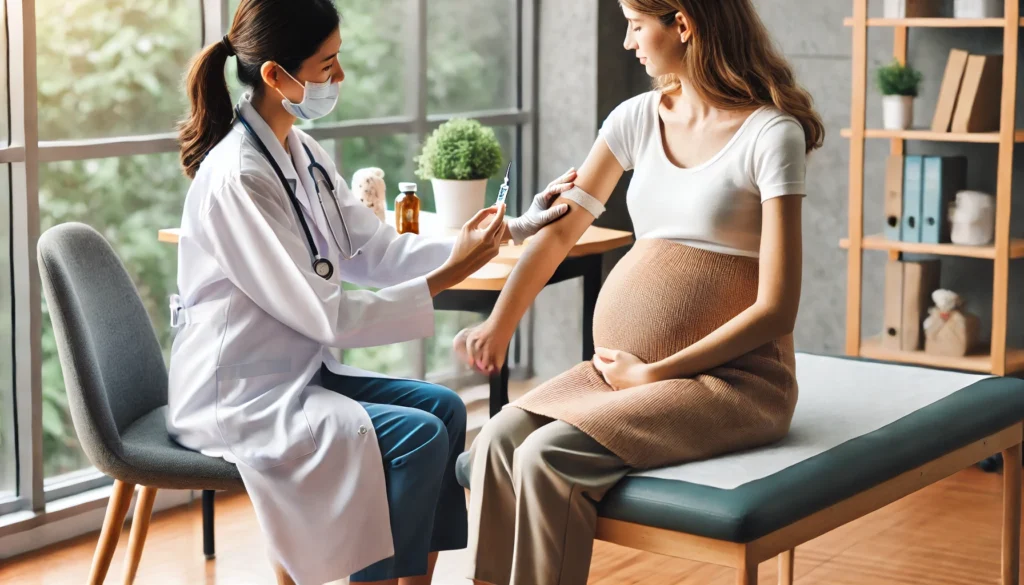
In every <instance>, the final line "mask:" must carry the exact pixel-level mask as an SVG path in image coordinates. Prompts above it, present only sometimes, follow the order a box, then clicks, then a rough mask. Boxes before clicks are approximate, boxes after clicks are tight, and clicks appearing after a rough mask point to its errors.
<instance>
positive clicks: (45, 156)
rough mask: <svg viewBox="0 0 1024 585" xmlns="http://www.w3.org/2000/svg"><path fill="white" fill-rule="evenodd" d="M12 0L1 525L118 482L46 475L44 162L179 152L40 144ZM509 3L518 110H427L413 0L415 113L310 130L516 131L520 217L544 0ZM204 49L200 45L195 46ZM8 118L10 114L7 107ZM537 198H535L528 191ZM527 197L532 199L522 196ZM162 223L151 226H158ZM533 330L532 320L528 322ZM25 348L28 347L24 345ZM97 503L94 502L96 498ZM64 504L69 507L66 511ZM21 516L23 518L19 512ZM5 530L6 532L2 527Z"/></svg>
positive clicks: (160, 145) (411, 93) (21, 11)
mask: <svg viewBox="0 0 1024 585" xmlns="http://www.w3.org/2000/svg"><path fill="white" fill-rule="evenodd" d="M0 1H3V2H5V3H6V7H7V27H8V36H7V39H8V53H7V54H8V61H9V67H8V76H9V77H8V84H7V88H8V97H9V99H8V104H9V111H8V112H6V114H8V116H9V121H10V124H9V128H10V130H9V132H10V140H9V145H8V146H6V147H3V146H0V164H6V165H10V194H11V195H10V203H11V210H10V211H11V213H10V218H11V225H10V226H9V228H10V238H11V283H12V309H11V310H12V325H13V336H14V339H13V348H14V355H13V356H11V358H12V359H13V366H14V367H13V372H14V374H13V380H12V382H13V384H14V391H13V392H12V396H13V400H14V405H13V406H14V409H13V411H14V417H13V418H14V421H13V422H14V431H13V433H14V439H15V451H16V457H15V465H14V467H15V469H16V489H17V491H16V494H15V497H14V498H13V499H6V500H0V526H2V525H3V520H4V516H5V515H7V516H8V518H10V517H11V516H10V515H12V514H14V513H19V512H21V513H24V512H29V513H30V514H31V515H34V516H35V517H36V518H35V520H37V521H34V522H33V523H32V524H33V525H38V520H39V516H44V515H45V514H46V511H47V505H48V504H52V503H53V502H54V501H55V500H59V499H65V498H71V497H74V496H78V495H81V494H82V493H83V492H86V491H89V490H93V489H95V488H98V487H103V486H106V485H109V484H110V483H112V480H111V479H110V478H108V477H106V476H104V475H102V474H101V473H99V472H97V471H95V470H93V471H92V472H90V471H88V470H84V471H80V472H75V473H72V474H69V475H68V476H62V477H59V478H50V482H49V484H47V482H45V481H44V479H45V478H44V476H43V474H44V472H43V469H44V468H43V461H44V456H43V452H42V445H43V441H42V434H43V433H42V348H41V336H42V328H43V327H42V325H43V322H42V319H43V316H42V312H41V305H42V302H41V294H42V291H41V282H40V279H39V267H38V264H37V260H36V245H37V242H38V240H39V236H40V232H41V230H40V208H39V176H40V166H41V165H42V164H44V163H50V162H58V161H76V160H86V159H98V158H110V157H123V156H129V155H139V154H160V153H167V152H175V151H177V150H178V145H177V140H176V135H175V134H174V133H173V132H167V133H160V134H149V135H141V136H119V137H112V138H97V139H81V140H58V141H43V142H41V141H40V140H39V127H38V90H37V32H36V1H35V0H0ZM193 1H194V2H196V3H198V4H199V10H200V11H201V17H202V21H201V22H202V27H203V35H202V40H203V46H205V45H207V44H209V43H212V42H215V41H218V40H220V38H221V37H222V36H223V34H225V32H227V28H228V25H229V24H230V23H229V16H230V15H229V14H228V0H193ZM504 1H505V2H510V3H511V5H512V7H513V10H514V14H515V15H516V27H515V30H516V32H517V34H516V35H514V36H513V38H511V39H510V40H509V42H510V43H511V50H513V51H515V53H514V54H515V61H514V63H515V66H514V67H513V68H512V69H513V70H512V71H511V72H510V74H511V75H512V76H513V77H514V79H513V81H514V87H515V88H516V93H517V95H516V100H515V103H516V107H513V108H506V109H496V110H487V111H474V112H458V113H452V114H444V115H437V114H431V115H428V114H427V99H428V71H427V47H428V42H427V32H428V31H427V28H428V19H427V10H428V3H429V2H428V0H406V2H407V3H408V6H409V12H408V15H409V20H408V21H407V22H409V24H410V29H412V38H413V42H411V43H410V45H409V47H408V59H407V63H408V66H407V68H406V72H405V74H406V76H407V78H406V88H407V90H408V91H407V96H408V97H407V100H408V101H407V108H406V112H408V114H407V115H403V116H394V117H387V118H373V119H366V120H352V121H344V122H339V123H334V124H330V125H325V126H318V127H315V128H311V129H309V130H308V132H309V133H310V134H311V135H312V136H313V137H314V138H316V139H317V140H330V139H334V140H336V141H337V143H336V144H338V145H339V148H340V139H342V138H348V137H373V136H387V135H393V134H408V135H412V136H415V137H416V140H417V141H418V143H419V144H422V142H423V140H424V139H425V138H426V136H427V135H428V134H429V133H430V132H431V131H433V130H434V129H436V128H437V127H438V126H440V125H441V124H443V123H444V122H446V121H448V120H450V119H452V118H454V117H467V116H468V117H473V118H475V119H477V120H479V121H480V122H481V123H482V124H485V125H489V126H509V127H513V128H514V136H515V138H516V140H515V144H516V153H515V156H516V160H517V161H518V164H517V165H515V174H516V182H515V184H517V185H521V186H522V187H521V188H520V189H519V191H520V196H519V197H517V198H516V201H515V205H514V209H512V210H510V212H511V213H513V214H515V215H519V214H521V213H522V211H523V207H524V203H525V202H528V201H529V200H530V198H531V197H532V193H533V192H535V191H536V187H537V174H536V169H537V162H538V161H537V136H538V134H537V119H538V116H537V111H536V103H537V69H538V67H537V65H538V64H537V42H538V39H537V35H536V31H537V27H538V22H537V13H538V10H537V6H536V4H537V2H538V1H539V0H504ZM198 49H199V47H197V50H198ZM0 114H3V113H0ZM527 194H530V195H527ZM524 200H525V201H524ZM159 227H162V226H153V230H154V238H155V237H156V230H157V229H158V228H159ZM523 321H524V328H525V329H528V328H529V322H530V316H529V314H528V317H527V318H525V319H524V320H523ZM529 345H530V344H529V335H525V336H524V335H523V334H522V331H520V332H519V333H517V335H516V336H515V338H514V339H513V350H512V352H511V355H510V357H509V359H510V365H511V369H512V376H513V377H514V378H524V377H528V376H529V375H531V371H532V364H531V360H530V351H529ZM413 347H417V348H418V349H414V350H413V351H414V354H416V355H413V356H409V357H410V358H411V359H412V360H413V362H414V363H416V364H417V367H416V369H417V371H416V372H414V373H415V375H416V376H418V377H420V378H427V375H426V374H427V372H426V358H425V353H426V352H425V341H424V342H421V343H419V344H414V345H413ZM19 348H27V349H26V350H23V351H19ZM473 376H474V374H473V373H472V372H458V371H453V372H440V373H436V374H434V375H432V376H431V381H435V382H438V383H445V384H449V385H456V384H460V383H465V382H467V381H469V380H471V379H473ZM87 507H88V508H89V509H92V508H93V507H95V504H89V505H88V506H87ZM66 512H67V511H66V510H65V511H64V513H65V514H66ZM19 517H20V515H19ZM2 532H7V531H6V530H0V533H2Z"/></svg>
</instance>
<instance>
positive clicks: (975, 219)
mask: <svg viewBox="0 0 1024 585" xmlns="http://www.w3.org/2000/svg"><path fill="white" fill-rule="evenodd" d="M949 220H950V222H951V223H952V224H953V225H952V229H951V230H950V237H949V239H950V240H951V241H952V242H953V243H954V244H960V245H962V246H985V245H988V244H991V243H992V238H993V237H994V236H995V224H996V214H995V199H994V198H993V197H992V196H991V195H989V194H987V193H981V192H979V191H960V192H959V193H957V194H956V203H955V204H954V205H953V206H952V210H951V211H950V214H949Z"/></svg>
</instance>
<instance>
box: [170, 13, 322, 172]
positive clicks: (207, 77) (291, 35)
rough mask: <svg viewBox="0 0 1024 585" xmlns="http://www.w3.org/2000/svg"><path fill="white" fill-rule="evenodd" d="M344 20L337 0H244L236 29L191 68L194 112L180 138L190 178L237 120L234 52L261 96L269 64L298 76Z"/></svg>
mask: <svg viewBox="0 0 1024 585" xmlns="http://www.w3.org/2000/svg"><path fill="white" fill-rule="evenodd" d="M340 21H341V17H340V16H339V15H338V9H337V8H336V7H335V6H334V3H333V2H332V1H331V0H242V2H241V3H240V4H239V6H238V11H237V12H236V13H235V21H234V23H232V25H231V31H230V32H229V33H228V34H227V35H225V36H224V38H223V39H222V40H220V41H218V42H216V43H213V44H211V45H210V46H208V47H206V48H205V49H203V50H202V52H200V53H199V54H198V55H197V56H196V57H195V58H194V59H193V61H192V64H191V65H190V67H189V72H188V77H187V78H186V81H185V88H186V91H187V93H188V98H189V115H188V118H186V119H185V120H183V121H182V122H181V123H180V124H179V125H178V142H179V144H180V146H181V166H182V168H183V169H184V171H185V174H186V175H187V176H188V177H189V178H190V179H191V178H194V177H195V175H196V172H197V171H198V170H199V165H200V163H202V162H203V159H204V158H206V155H207V153H209V152H210V150H212V149H213V147H214V146H216V145H217V143H218V142H220V141H221V140H223V139H224V137H225V136H227V134H228V132H229V131H230V130H231V124H232V123H233V122H234V112H233V110H232V104H231V94H230V93H229V92H228V85H227V81H226V80H225V77H224V66H225V65H226V64H227V61H228V57H231V56H232V55H234V56H235V57H237V58H238V80H239V81H240V82H241V83H242V85H245V86H247V87H249V88H251V89H252V90H253V92H254V95H258V94H259V93H260V92H262V91H263V89H264V87H263V79H262V75H261V73H260V69H261V68H262V67H263V64H264V63H266V62H267V61H273V62H275V63H277V64H278V65H280V66H281V67H282V68H284V70H285V71H287V72H288V73H290V74H292V75H295V74H296V73H297V72H298V70H299V68H300V67H301V66H302V62H303V61H305V60H306V59H308V58H310V57H312V56H313V55H315V54H316V52H317V50H319V49H320V45H322V44H323V43H324V41H325V40H327V38H328V37H329V36H330V35H331V33H332V32H334V30H335V29H336V28H338V24H339V23H340Z"/></svg>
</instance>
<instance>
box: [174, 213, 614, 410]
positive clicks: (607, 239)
mask: <svg viewBox="0 0 1024 585" xmlns="http://www.w3.org/2000/svg"><path fill="white" fill-rule="evenodd" d="M387 221H388V223H390V224H391V225H394V214H393V212H392V211H390V210H389V211H388V214H387ZM420 233H421V234H423V235H432V236H453V235H455V234H457V233H458V230H453V229H447V228H444V227H442V226H441V225H440V224H439V221H438V219H437V216H436V215H435V214H433V213H426V212H425V213H422V214H421V215H420ZM179 234H180V230H178V229H177V228H168V229H162V230H160V231H159V234H158V239H159V241H161V242H165V243H168V244H177V243H178V239H179ZM632 242H633V234H631V233H629V232H625V231H621V230H612V229H607V228H601V227H596V226H591V227H590V228H588V229H587V231H586V232H584V233H583V236H582V237H580V239H579V241H578V242H576V246H574V247H573V249H572V250H571V251H570V252H569V256H568V257H567V258H566V259H565V261H563V262H562V264H560V265H559V266H558V269H557V270H556V271H555V274H554V275H553V276H552V277H551V279H550V280H549V281H548V284H549V285H550V284H555V283H558V282H562V281H565V280H569V279H572V278H582V279H583V344H582V345H583V347H582V352H581V356H582V359H584V360H589V359H590V358H591V357H593V355H594V334H593V330H594V327H593V324H594V321H593V319H594V305H595V304H596V303H597V295H598V293H599V292H600V291H601V255H602V254H604V253H605V252H610V251H612V250H615V249H617V248H622V247H624V246H628V245H630V244H631V243H632ZM529 245H530V240H527V241H526V242H525V243H524V244H523V245H522V246H513V245H508V246H502V247H501V251H499V252H498V256H497V257H496V258H495V259H494V260H492V261H491V262H490V263H488V264H487V265H486V266H484V267H483V268H481V269H480V270H478V271H477V272H476V273H474V274H473V275H472V276H470V277H469V278H467V279H466V280H464V281H463V282H461V283H459V285H458V286H455V287H453V288H451V289H448V290H446V291H444V292H442V293H441V294H439V295H437V296H436V297H434V308H435V309H437V310H439V311H469V312H472V313H480V314H483V315H490V314H491V311H493V310H494V305H495V303H497V301H498V295H499V294H500V292H501V289H502V288H504V286H505V282H506V281H507V280H508V277H509V275H510V274H511V273H512V269H513V268H515V265H516V263H517V262H519V259H520V258H521V257H522V255H523V251H524V250H525V248H526V247H527V246H529ZM508 375H509V374H508V360H507V359H506V360H505V364H504V366H503V367H502V370H501V372H500V373H499V374H495V375H493V376H491V380H490V383H491V396H490V410H491V415H492V416H493V415H495V414H497V412H498V411H499V410H500V409H501V407H502V406H504V405H505V404H506V403H507V402H508Z"/></svg>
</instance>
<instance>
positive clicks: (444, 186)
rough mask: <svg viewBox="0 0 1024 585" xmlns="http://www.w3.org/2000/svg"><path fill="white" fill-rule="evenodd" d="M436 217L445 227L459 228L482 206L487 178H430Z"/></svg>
mask: <svg viewBox="0 0 1024 585" xmlns="http://www.w3.org/2000/svg"><path fill="white" fill-rule="evenodd" d="M430 183H431V184H432V185H433V186H434V205H435V207H436V209H437V217H438V219H439V220H440V221H441V223H442V224H443V225H444V227H447V228H460V227H462V226H463V225H465V224H466V222H467V221H469V220H470V219H472V218H473V216H474V215H476V212H478V211H480V210H481V209H483V208H484V198H485V196H486V194H487V179H480V180H479V181H447V180H444V179H431V180H430Z"/></svg>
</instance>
